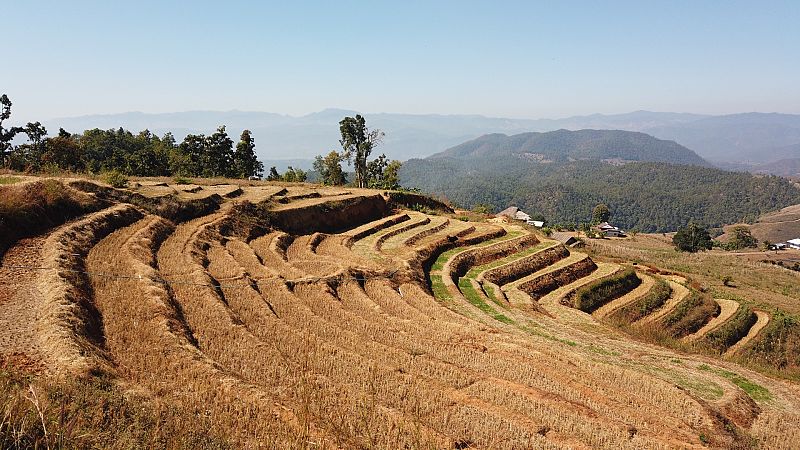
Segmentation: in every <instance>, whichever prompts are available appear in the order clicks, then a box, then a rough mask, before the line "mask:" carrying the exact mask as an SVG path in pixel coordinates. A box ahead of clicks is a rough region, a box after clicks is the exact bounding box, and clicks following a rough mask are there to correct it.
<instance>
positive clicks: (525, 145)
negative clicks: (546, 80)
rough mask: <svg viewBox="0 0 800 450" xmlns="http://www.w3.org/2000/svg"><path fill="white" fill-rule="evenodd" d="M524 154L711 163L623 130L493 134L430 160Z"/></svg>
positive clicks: (552, 159)
mask: <svg viewBox="0 0 800 450" xmlns="http://www.w3.org/2000/svg"><path fill="white" fill-rule="evenodd" d="M507 156H520V157H526V159H533V160H538V161H540V162H568V161H575V160H603V161H605V160H614V161H621V162H629V161H648V162H668V163H672V164H686V165H698V166H707V165H709V164H708V162H706V161H705V160H704V159H703V158H701V157H700V156H699V155H697V153H695V152H693V151H692V150H689V149H688V148H686V147H683V146H682V145H679V144H677V143H676V142H674V141H667V140H662V139H657V138H655V137H653V136H650V135H648V134H645V133H640V132H633V131H622V130H577V131H570V130H565V129H561V130H556V131H550V132H545V133H537V132H530V133H520V134H515V135H510V136H509V135H506V134H502V133H493V134H486V135H483V136H480V137H478V138H476V139H473V140H470V141H467V142H464V143H463V144H459V145H457V146H455V147H451V148H449V149H447V150H445V151H443V152H440V153H436V154H434V155H431V156H430V157H429V159H436V158H457V159H466V160H470V159H484V158H503V157H507Z"/></svg>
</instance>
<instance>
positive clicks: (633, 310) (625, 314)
mask: <svg viewBox="0 0 800 450" xmlns="http://www.w3.org/2000/svg"><path fill="white" fill-rule="evenodd" d="M671 295H672V288H671V287H670V285H669V283H667V282H666V281H664V280H662V279H658V280H656V282H655V285H654V286H653V288H652V289H650V292H648V293H647V294H646V295H644V296H643V297H641V298H639V299H638V300H636V301H634V302H633V303H631V304H629V305H626V306H623V307H621V308H619V309H618V310H616V311H615V312H614V313H613V314H612V320H613V321H615V322H618V323H622V324H632V323H634V322H636V321H637V320H639V319H642V318H644V317H645V316H648V315H650V314H652V313H653V312H654V311H655V310H657V309H658V308H661V307H662V306H663V305H664V303H665V302H666V301H667V300H668V299H669V297H670V296H671Z"/></svg>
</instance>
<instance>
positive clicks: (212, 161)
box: [202, 125, 235, 177]
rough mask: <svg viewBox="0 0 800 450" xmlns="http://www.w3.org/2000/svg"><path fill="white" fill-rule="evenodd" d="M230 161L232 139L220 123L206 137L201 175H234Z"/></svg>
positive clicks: (231, 157) (231, 156) (231, 159)
mask: <svg viewBox="0 0 800 450" xmlns="http://www.w3.org/2000/svg"><path fill="white" fill-rule="evenodd" d="M232 162H233V140H231V138H230V137H229V136H228V133H227V132H226V131H225V125H220V126H219V127H218V128H217V131H215V132H214V134H212V135H211V136H208V137H207V138H206V142H205V152H204V153H203V160H202V170H203V172H202V173H203V176H206V177H220V176H223V177H224V176H235V174H234V173H233V172H234V169H233V167H232Z"/></svg>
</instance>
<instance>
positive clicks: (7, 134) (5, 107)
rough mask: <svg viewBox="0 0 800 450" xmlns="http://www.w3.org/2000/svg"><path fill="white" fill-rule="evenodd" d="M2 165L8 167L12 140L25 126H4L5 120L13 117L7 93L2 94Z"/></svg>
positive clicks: (0, 156) (0, 131)
mask: <svg viewBox="0 0 800 450" xmlns="http://www.w3.org/2000/svg"><path fill="white" fill-rule="evenodd" d="M0 108H2V109H0V166H2V167H6V165H7V161H6V154H7V153H8V152H9V151H11V141H12V140H13V139H14V136H16V135H17V133H19V132H20V131H22V130H23V128H19V127H11V128H3V122H4V121H6V120H8V119H10V118H11V100H10V99H9V98H8V96H7V95H6V94H3V95H2V96H0Z"/></svg>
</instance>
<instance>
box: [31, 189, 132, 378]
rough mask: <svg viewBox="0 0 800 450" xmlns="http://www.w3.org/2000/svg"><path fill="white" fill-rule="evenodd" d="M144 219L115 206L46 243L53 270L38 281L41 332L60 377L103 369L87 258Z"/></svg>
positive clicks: (46, 257) (45, 256)
mask: <svg viewBox="0 0 800 450" xmlns="http://www.w3.org/2000/svg"><path fill="white" fill-rule="evenodd" d="M141 217H142V213H141V212H139V211H138V210H137V209H136V208H134V207H133V206H130V205H120V206H114V207H111V208H108V209H105V210H102V211H100V212H98V213H94V214H92V215H90V216H89V217H87V218H85V219H82V220H79V221H77V222H75V223H73V224H70V225H68V226H66V227H64V228H62V229H60V230H58V231H57V232H55V233H53V234H52V235H51V236H50V237H48V239H47V241H46V242H45V244H44V248H43V249H42V257H43V259H44V262H45V264H47V267H53V269H51V270H47V271H44V272H43V273H42V274H41V276H40V277H39V281H38V286H39V291H40V292H41V294H42V301H41V303H40V305H39V311H40V312H39V317H40V319H39V323H38V324H37V328H38V329H39V336H40V339H41V347H42V349H43V351H44V353H45V354H46V357H47V358H48V359H49V363H50V364H51V365H52V367H53V368H54V369H55V370H56V371H65V372H71V373H80V374H88V373H90V372H92V371H95V370H97V369H99V365H100V364H101V361H102V358H101V357H100V355H99V354H98V353H99V352H100V346H101V345H102V340H103V337H102V330H101V324H100V323H99V318H100V317H99V315H98V314H97V311H96V310H95V307H94V305H93V303H92V301H91V298H90V294H89V290H88V281H87V277H86V275H85V274H84V273H83V272H84V271H85V265H84V261H83V258H84V257H85V255H86V252H87V249H89V248H91V247H92V246H93V245H94V244H95V243H97V242H99V241H100V240H101V239H102V238H103V237H105V236H106V235H107V234H109V233H111V232H112V231H114V230H115V229H116V228H119V227H124V226H127V225H129V224H130V223H133V222H134V221H135V220H138V219H140V218H141Z"/></svg>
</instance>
